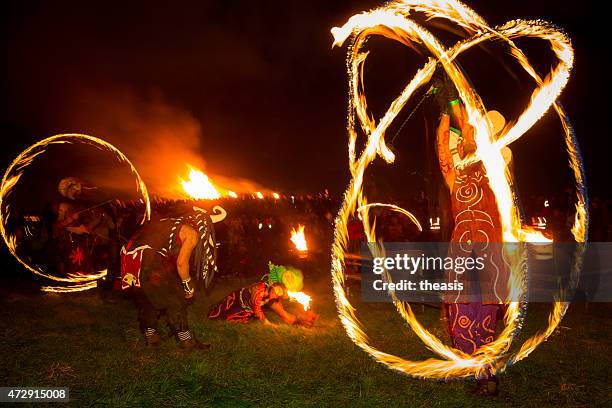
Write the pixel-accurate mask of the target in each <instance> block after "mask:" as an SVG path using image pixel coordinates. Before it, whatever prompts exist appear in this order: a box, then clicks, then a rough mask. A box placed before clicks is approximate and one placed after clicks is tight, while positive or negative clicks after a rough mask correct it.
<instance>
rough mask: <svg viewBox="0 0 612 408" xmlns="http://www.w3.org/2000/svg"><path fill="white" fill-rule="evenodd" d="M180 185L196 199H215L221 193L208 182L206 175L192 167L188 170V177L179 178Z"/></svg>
mask: <svg viewBox="0 0 612 408" xmlns="http://www.w3.org/2000/svg"><path fill="white" fill-rule="evenodd" d="M181 185H182V186H183V190H184V191H185V193H187V194H188V195H189V196H190V197H191V198H194V199H196V200H215V199H217V198H220V197H221V193H219V191H218V190H217V188H216V187H215V186H214V185H213V183H211V182H210V180H209V179H208V176H207V175H206V174H204V173H203V172H201V171H200V170H198V169H195V168H193V167H192V168H191V170H189V179H188V180H183V179H181ZM234 194H235V193H234Z"/></svg>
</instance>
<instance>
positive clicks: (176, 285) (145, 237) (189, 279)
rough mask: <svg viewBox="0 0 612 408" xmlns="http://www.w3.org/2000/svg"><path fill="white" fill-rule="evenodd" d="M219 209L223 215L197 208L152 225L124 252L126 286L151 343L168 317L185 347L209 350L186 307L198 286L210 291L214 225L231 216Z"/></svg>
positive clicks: (127, 245) (213, 265) (213, 252)
mask: <svg viewBox="0 0 612 408" xmlns="http://www.w3.org/2000/svg"><path fill="white" fill-rule="evenodd" d="M214 210H215V211H216V212H220V214H213V215H209V214H208V213H206V211H204V210H202V209H199V208H197V207H194V209H193V211H190V212H189V213H188V214H186V215H184V216H182V217H178V218H165V219H161V220H157V221H152V222H150V223H148V224H146V225H145V226H143V227H142V228H141V229H140V230H139V231H138V232H137V233H136V234H135V235H134V236H133V238H132V239H131V240H130V241H129V242H128V243H127V244H126V245H125V246H124V247H123V248H122V249H121V277H122V288H123V289H132V290H133V291H134V296H135V299H136V304H137V307H138V321H139V323H140V329H141V331H142V332H143V334H144V336H145V340H146V342H147V344H148V345H157V344H159V342H160V341H161V337H160V336H159V328H158V321H159V318H160V316H161V315H164V314H165V315H166V318H167V320H168V325H169V326H170V330H171V332H172V334H175V335H176V337H177V339H178V341H179V344H180V346H181V347H182V348H204V347H205V346H204V345H203V344H202V343H200V342H199V341H198V340H197V339H196V338H195V336H194V334H193V332H192V331H191V330H190V329H189V324H188V321H187V305H188V301H189V300H190V299H192V298H193V296H194V293H195V289H196V284H197V283H202V284H203V285H204V286H205V287H208V285H209V284H210V282H211V281H212V278H213V276H214V273H215V272H216V269H217V266H216V241H215V234H214V227H213V223H215V222H219V221H221V220H223V219H224V218H225V216H226V212H225V210H223V209H222V208H221V207H219V206H215V208H214Z"/></svg>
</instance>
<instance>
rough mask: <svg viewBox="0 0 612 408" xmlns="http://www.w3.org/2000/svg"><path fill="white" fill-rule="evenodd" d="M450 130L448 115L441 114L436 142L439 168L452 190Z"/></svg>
mask: <svg viewBox="0 0 612 408" xmlns="http://www.w3.org/2000/svg"><path fill="white" fill-rule="evenodd" d="M449 131H450V116H448V115H447V114H443V115H442V117H441V118H440V124H439V125H438V132H437V143H438V160H439V162H440V170H442V176H443V177H444V181H445V182H446V185H447V186H448V188H449V189H450V190H451V191H453V183H454V181H455V171H454V167H453V157H452V155H451V151H450V146H449V144H448V143H449V133H448V132H449Z"/></svg>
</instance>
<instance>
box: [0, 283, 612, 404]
mask: <svg viewBox="0 0 612 408" xmlns="http://www.w3.org/2000/svg"><path fill="white" fill-rule="evenodd" d="M239 284H240V283H239V282H237V281H221V282H220V283H219V284H218V285H217V287H216V288H215V290H214V291H213V293H211V294H210V296H209V298H208V299H199V301H198V302H197V303H196V304H195V305H194V306H193V307H192V308H191V310H190V318H191V322H192V326H193V328H194V330H195V331H196V333H197V334H198V336H199V337H200V338H201V339H202V340H203V341H205V342H208V343H211V344H212V346H213V347H212V349H211V350H210V351H207V352H192V353H188V352H183V351H181V350H180V349H179V348H178V347H177V345H176V343H175V342H174V340H172V339H168V340H166V341H165V342H164V343H163V345H162V346H160V347H159V348H157V349H154V350H151V349H147V348H145V347H144V344H143V340H142V339H141V336H140V333H139V332H138V329H137V324H136V311H135V309H134V308H133V306H132V304H131V303H130V302H129V301H128V300H126V299H123V298H122V297H121V296H119V295H115V294H113V295H112V296H111V297H110V298H105V299H103V298H102V297H101V296H100V294H99V293H84V294H76V295H61V296H60V295H44V294H28V295H24V294H19V293H15V292H12V291H10V290H8V289H7V288H6V287H5V288H3V289H2V290H1V292H0V294H1V295H2V297H1V299H0V333H1V334H2V342H1V345H0V383H1V385H3V386H67V387H70V396H71V402H72V403H73V404H74V405H77V406H92V405H97V406H166V405H172V406H199V407H206V406H211V407H252V406H266V407H268V406H280V407H322V406H332V407H344V406H350V407H361V406H364V407H369V406H387V407H397V406H407V407H446V406H449V407H463V406H465V407H474V406H521V407H530V406H534V407H546V406H558V407H566V406H585V407H586V406H589V407H591V406H605V405H606V404H607V405H608V406H610V405H609V404H610V402H609V401H610V396H611V394H612V393H611V391H612V390H611V388H610V380H611V376H610V374H609V371H610V366H611V365H610V362H611V360H612V358H611V357H610V345H611V344H610V343H611V337H610V329H611V328H612V320H611V319H610V311H611V310H612V308H611V307H610V305H604V304H599V305H594V304H592V305H589V309H588V311H587V310H585V308H584V305H574V306H573V307H572V308H571V309H570V312H569V313H568V316H567V317H566V319H565V320H564V321H563V323H562V325H563V328H561V329H560V330H559V331H558V332H557V333H555V335H553V336H552V337H551V339H550V340H549V341H548V342H546V343H545V344H544V345H542V346H541V347H540V348H538V349H537V350H536V351H535V352H534V353H533V354H532V355H531V356H530V357H529V358H528V359H527V360H525V361H523V362H521V363H520V364H518V365H516V366H514V367H511V368H510V369H509V370H508V372H507V373H506V374H505V375H504V376H503V377H502V385H501V393H500V395H499V396H498V397H496V398H489V399H483V398H478V397H474V396H472V395H470V393H469V391H470V388H471V384H470V383H469V382H465V381H450V382H441V381H425V380H415V379H410V378H407V377H405V376H402V375H400V374H397V373H395V372H391V371H389V370H388V369H386V368H385V367H383V366H381V365H379V364H377V363H375V362H374V361H373V360H372V359H370V358H369V357H368V356H367V355H366V354H365V353H363V352H362V351H361V350H360V349H358V348H357V347H356V346H354V345H353V344H352V343H351V342H350V340H349V339H348V338H347V336H346V334H345V332H344V330H343V328H342V327H341V325H340V322H339V320H338V318H337V317H336V315H335V307H334V304H333V296H332V295H331V288H330V285H329V278H328V277H327V276H326V275H323V277H322V278H321V279H320V280H319V281H318V282H315V283H314V284H313V282H310V287H307V288H306V290H307V291H308V292H310V293H311V294H312V295H313V297H314V298H315V300H314V306H315V309H316V311H317V312H319V313H321V321H320V322H319V324H318V326H317V327H315V328H313V329H303V328H295V327H289V326H285V325H278V326H275V327H268V326H264V325H261V324H256V323H253V324H249V325H236V324H228V323H225V322H209V321H207V320H205V319H204V316H205V313H206V311H207V310H208V307H209V306H210V304H211V303H212V302H213V301H217V300H218V299H220V298H221V297H222V296H223V294H225V293H226V292H228V291H229V290H231V289H234V288H236V287H237V286H238V285H239ZM356 292H357V291H355V296H356V295H357V293H356ZM416 309H417V311H418V313H419V315H420V316H421V318H422V321H423V322H424V323H425V324H426V325H427V326H428V327H431V328H433V330H434V331H435V332H436V333H438V334H440V335H444V331H443V329H442V327H441V326H440V324H439V312H438V310H436V309H433V308H425V309H421V307H420V306H419V307H417V308H416ZM359 310H360V314H359V316H360V318H361V319H362V320H363V321H364V323H366V324H367V327H368V333H369V334H370V335H371V337H372V340H373V342H374V343H375V344H376V345H377V346H380V347H382V348H384V349H385V350H389V351H395V352H397V353H400V354H401V355H403V356H406V357H413V358H416V357H419V358H422V357H428V356H430V354H429V353H428V352H427V351H426V350H423V347H422V346H421V343H420V342H419V341H418V339H415V336H414V335H412V334H411V333H410V332H409V331H408V330H407V329H406V328H405V327H404V326H403V324H402V321H401V320H400V318H399V317H398V316H397V315H396V314H395V313H394V312H393V309H392V307H391V306H390V305H384V304H376V305H373V304H369V305H363V306H362V307H360V309H359ZM546 310H547V309H546V307H544V306H542V305H539V306H534V307H532V308H531V310H530V311H531V314H530V316H531V318H530V320H529V324H528V327H527V331H532V330H533V328H534V327H537V326H538V325H539V324H541V323H542V322H543V321H544V319H545V317H546Z"/></svg>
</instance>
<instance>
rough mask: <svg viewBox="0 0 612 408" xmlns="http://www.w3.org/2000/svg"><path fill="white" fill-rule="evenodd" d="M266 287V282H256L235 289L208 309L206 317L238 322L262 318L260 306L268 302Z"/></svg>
mask: <svg viewBox="0 0 612 408" xmlns="http://www.w3.org/2000/svg"><path fill="white" fill-rule="evenodd" d="M267 289H268V285H267V284H266V282H256V283H254V284H252V285H250V286H247V287H244V288H242V289H238V290H235V291H233V292H232V293H230V294H229V295H227V296H226V297H225V298H223V300H222V301H221V302H220V303H219V304H217V305H216V306H214V307H213V308H212V309H211V310H210V312H209V313H208V318H209V319H210V320H228V321H233V322H239V323H248V322H249V321H250V320H251V319H258V320H264V319H265V315H264V313H263V310H262V307H263V306H264V305H265V304H267V303H268V301H267V298H266V293H267ZM275 301H278V300H275Z"/></svg>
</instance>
